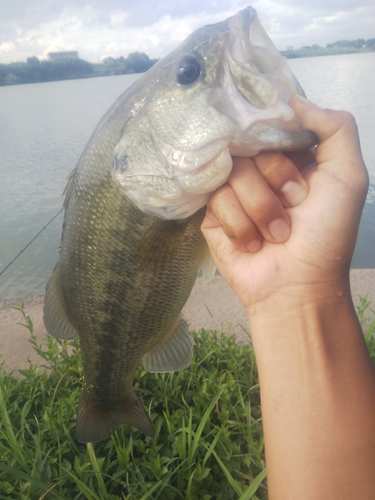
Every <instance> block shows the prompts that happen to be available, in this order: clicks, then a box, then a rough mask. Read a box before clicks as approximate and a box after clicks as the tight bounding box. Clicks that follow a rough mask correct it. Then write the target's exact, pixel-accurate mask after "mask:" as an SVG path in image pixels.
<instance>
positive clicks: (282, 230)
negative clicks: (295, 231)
mask: <svg viewBox="0 0 375 500" xmlns="http://www.w3.org/2000/svg"><path fill="white" fill-rule="evenodd" d="M268 230H269V232H270V233H271V236H272V238H273V239H274V240H275V241H277V242H279V243H282V242H283V241H286V240H287V239H288V238H289V235H290V227H289V225H288V224H287V222H286V221H285V220H284V219H275V220H273V221H272V222H270V224H269V225H268Z"/></svg>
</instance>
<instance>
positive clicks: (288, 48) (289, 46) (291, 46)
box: [286, 45, 294, 50]
mask: <svg viewBox="0 0 375 500" xmlns="http://www.w3.org/2000/svg"><path fill="white" fill-rule="evenodd" d="M286 50H294V47H293V45H288V46H287V48H286Z"/></svg>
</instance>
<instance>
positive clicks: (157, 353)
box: [142, 316, 193, 373]
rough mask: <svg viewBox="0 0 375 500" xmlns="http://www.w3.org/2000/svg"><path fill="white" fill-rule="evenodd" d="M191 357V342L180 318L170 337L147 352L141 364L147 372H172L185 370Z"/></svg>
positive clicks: (185, 326) (187, 330) (184, 322)
mask: <svg viewBox="0 0 375 500" xmlns="http://www.w3.org/2000/svg"><path fill="white" fill-rule="evenodd" d="M192 357H193V342H192V339H191V336H190V334H189V329H188V326H187V324H186V321H185V320H184V319H183V318H182V316H181V317H180V321H179V322H178V324H177V326H176V328H175V329H174V330H173V332H172V333H171V335H169V336H168V337H167V338H166V339H165V340H164V341H163V342H161V343H160V344H158V345H157V346H155V347H154V348H153V349H151V350H150V351H148V352H147V353H146V354H145V355H144V356H143V359H142V363H143V367H144V369H145V370H147V371H149V372H159V373H165V372H174V371H179V370H183V369H184V368H187V367H188V366H189V365H190V363H191V359H192Z"/></svg>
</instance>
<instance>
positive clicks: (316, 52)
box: [280, 47, 375, 59]
mask: <svg viewBox="0 0 375 500" xmlns="http://www.w3.org/2000/svg"><path fill="white" fill-rule="evenodd" d="M364 52H375V51H374V50H373V49H372V50H371V49H370V48H362V49H357V48H355V47H348V48H344V47H342V48H340V47H332V48H326V47H308V48H306V49H298V50H282V51H280V54H281V55H282V56H284V57H286V58H287V59H298V58H302V57H320V56H341V55H344V54H363V53H364Z"/></svg>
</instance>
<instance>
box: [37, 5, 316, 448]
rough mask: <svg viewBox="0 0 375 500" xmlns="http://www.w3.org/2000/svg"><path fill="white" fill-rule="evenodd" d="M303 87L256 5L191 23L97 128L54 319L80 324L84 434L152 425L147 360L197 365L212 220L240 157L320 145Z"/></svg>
mask: <svg viewBox="0 0 375 500" xmlns="http://www.w3.org/2000/svg"><path fill="white" fill-rule="evenodd" d="M296 94H300V95H304V94H303V91H302V89H301V87H300V85H299V84H298V82H297V80H296V79H295V77H294V76H293V74H292V73H291V71H290V69H289V68H288V66H287V63H286V60H285V59H284V58H282V57H281V56H280V54H279V53H278V52H277V50H276V48H275V47H274V45H273V44H272V42H271V40H270V39H269V38H268V36H267V34H266V33H265V31H264V30H263V28H262V26H261V24H260V23H259V21H258V18H257V15H256V12H255V10H254V9H252V8H251V7H249V8H247V9H244V10H242V11H240V12H239V13H238V14H236V15H235V16H232V17H230V18H229V19H227V20H226V21H223V22H221V23H217V24H215V25H210V26H205V27H202V28H200V29H199V30H196V31H195V32H194V33H192V34H191V35H190V36H189V37H188V38H187V39H186V40H185V41H184V42H183V43H182V44H181V45H180V46H179V47H178V48H177V49H175V50H174V51H172V52H171V54H169V55H168V56H166V57H165V58H164V59H162V60H160V61H159V62H158V63H156V64H155V65H154V66H153V67H152V68H151V69H150V70H149V71H148V72H147V73H146V74H145V75H144V76H143V77H141V78H140V79H139V80H138V81H137V82H136V83H135V84H133V85H132V86H131V87H130V88H129V89H127V90H126V91H125V92H124V93H123V94H122V95H121V96H120V97H119V98H118V100H117V101H116V102H115V103H114V105H113V106H112V107H111V108H110V109H109V110H108V112H107V113H106V114H105V115H104V117H103V118H102V119H101V121H100V122H99V124H98V126H97V127H96V129H95V130H94V132H93V135H92V136H91V138H90V140H89V142H88V144H87V146H86V147H85V149H84V151H83V153H82V156H81V158H80V160H79V162H78V165H77V167H76V169H75V171H74V173H73V174H72V175H71V176H70V178H69V180H68V185H67V188H66V190H65V203H64V208H65V217H64V223H63V233H62V241H61V249H60V257H59V262H58V263H57V265H56V267H55V270H54V272H53V274H52V276H51V278H50V280H49V282H48V284H47V289H46V296H45V303H44V323H45V326H46V329H47V331H48V332H49V333H50V334H52V335H54V336H55V337H58V338H72V337H74V336H75V335H78V336H79V338H80V347H81V351H82V359H83V368H84V382H83V391H82V395H81V400H80V404H79V408H78V414H77V426H76V434H77V439H78V441H80V442H95V441H100V440H102V439H106V438H108V437H109V436H110V435H111V434H112V433H113V432H114V431H115V430H116V428H117V427H118V426H119V425H121V424H124V423H126V424H130V425H133V426H135V427H136V428H137V429H138V430H140V431H141V432H144V433H145V434H146V435H147V436H153V434H154V430H153V426H152V423H151V421H150V419H149V417H148V415H147V414H146V412H145V410H144V409H143V407H142V405H141V403H140V401H139V400H138V398H137V397H136V395H135V394H134V392H133V387H132V385H133V377H134V372H135V370H136V368H137V366H138V364H139V363H140V362H141V361H142V363H143V366H144V368H145V369H146V370H149V371H152V372H171V371H175V370H181V369H183V368H186V367H187V366H188V365H189V364H190V361H191V358H192V355H193V348H192V341H191V338H190V335H189V332H188V328H187V325H186V323H185V321H184V320H183V318H182V317H181V310H182V308H183V306H184V304H185V302H186V300H187V299H188V297H189V294H190V292H191V289H192V287H193V284H194V280H195V278H196V276H197V273H198V270H199V269H200V268H202V269H203V273H204V275H205V276H209V275H211V276H212V275H213V274H214V271H215V267H214V266H213V264H212V259H211V258H210V255H209V252H208V249H207V246H206V244H205V241H204V238H203V235H202V233H201V231H200V226H201V223H202V220H203V218H204V214H205V205H206V203H207V201H208V199H209V197H210V195H211V193H212V192H213V191H214V190H215V189H217V188H218V187H219V186H221V185H223V184H224V183H225V182H226V180H227V178H228V176H229V175H230V172H231V168H232V155H236V156H254V155H255V154H257V153H258V152H259V151H263V150H270V151H274V150H277V151H282V150H286V149H287V150H296V149H303V148H307V147H311V146H313V145H314V144H316V137H315V136H314V135H313V134H312V133H311V132H309V131H307V130H305V129H303V128H302V126H301V124H300V122H299V121H298V120H297V118H296V117H295V116H294V113H293V111H292V109H291V108H290V107H289V106H288V100H289V99H290V97H292V96H293V95H296Z"/></svg>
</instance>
